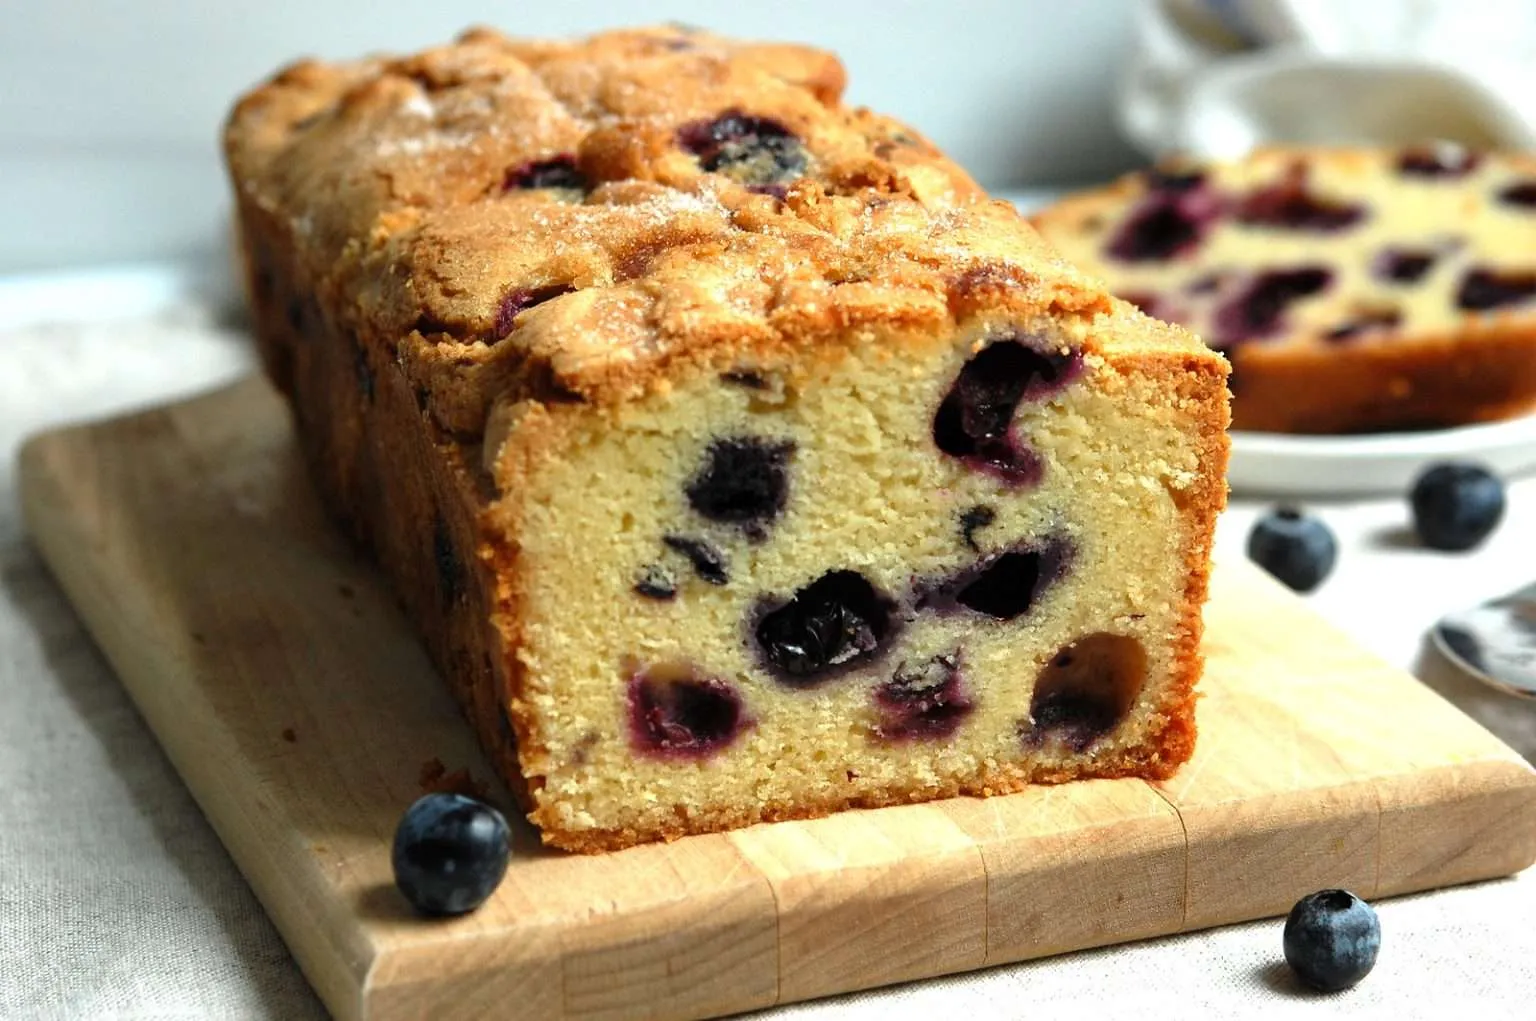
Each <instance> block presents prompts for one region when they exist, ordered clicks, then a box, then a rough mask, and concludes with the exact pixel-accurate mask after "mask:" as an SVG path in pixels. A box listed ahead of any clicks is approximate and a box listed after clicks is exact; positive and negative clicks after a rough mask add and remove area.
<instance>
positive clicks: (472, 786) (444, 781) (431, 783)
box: [416, 755, 489, 800]
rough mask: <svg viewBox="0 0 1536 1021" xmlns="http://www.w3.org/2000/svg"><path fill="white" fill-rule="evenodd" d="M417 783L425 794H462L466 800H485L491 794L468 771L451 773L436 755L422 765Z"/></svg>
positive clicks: (482, 783)
mask: <svg viewBox="0 0 1536 1021" xmlns="http://www.w3.org/2000/svg"><path fill="white" fill-rule="evenodd" d="M416 782H417V784H419V785H420V787H421V791H422V793H423V794H462V795H463V796H464V797H466V798H478V799H481V800H483V799H484V798H485V796H486V794H488V793H489V788H488V787H486V785H485V783H484V782H483V781H480V780H476V779H475V778H474V776H473V775H472V774H471V773H470V772H469V770H468V769H455V770H453V771H452V772H450V771H449V770H448V767H447V766H445V765H443V760H442V759H440V758H438V757H437V756H435V755H434V756H433V757H432V758H430V759H428V760H427V761H426V762H423V763H422V764H421V773H420V775H419V776H418V777H417V778H416Z"/></svg>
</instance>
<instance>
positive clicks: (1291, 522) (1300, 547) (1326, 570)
mask: <svg viewBox="0 0 1536 1021" xmlns="http://www.w3.org/2000/svg"><path fill="white" fill-rule="evenodd" d="M1338 557H1339V544H1338V541H1337V540H1336V539H1335V538H1334V537H1333V532H1332V531H1331V530H1329V528H1328V526H1327V525H1325V524H1323V522H1322V521H1321V520H1320V519H1318V518H1315V517H1313V516H1311V515H1310V514H1304V513H1302V512H1301V511H1299V510H1297V509H1295V508H1294V507H1281V508H1279V509H1277V510H1273V511H1271V512H1269V513H1268V514H1266V515H1264V516H1263V517H1262V518H1259V520H1257V521H1255V522H1254V523H1253V530H1252V531H1250V532H1249V533H1248V558H1249V559H1250V560H1252V561H1253V562H1254V563H1256V564H1258V565H1259V566H1260V567H1262V568H1264V570H1266V571H1268V572H1269V573H1270V574H1272V575H1274V576H1275V577H1276V578H1278V579H1280V580H1281V581H1282V582H1284V583H1285V584H1286V585H1287V586H1288V587H1290V588H1291V589H1293V590H1295V591H1297V592H1311V591H1312V590H1313V589H1315V588H1317V586H1319V585H1321V584H1322V583H1323V579H1324V578H1326V577H1328V575H1329V574H1330V573H1332V571H1333V565H1334V562H1335V561H1336V560H1338Z"/></svg>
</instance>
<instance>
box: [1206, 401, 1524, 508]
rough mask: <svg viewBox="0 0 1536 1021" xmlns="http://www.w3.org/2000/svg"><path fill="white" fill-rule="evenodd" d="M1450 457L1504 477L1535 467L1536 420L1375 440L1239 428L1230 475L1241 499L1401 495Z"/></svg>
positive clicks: (1378, 436)
mask: <svg viewBox="0 0 1536 1021" xmlns="http://www.w3.org/2000/svg"><path fill="white" fill-rule="evenodd" d="M1448 460H1458V461H1475V462H1478V463H1479V464H1482V465H1485V466H1486V467H1488V468H1489V469H1490V470H1491V471H1493V472H1494V473H1496V474H1499V475H1504V476H1509V475H1515V474H1518V473H1520V472H1525V471H1530V470H1532V469H1536V415H1526V416H1524V417H1523V418H1516V419H1511V420H1509V421H1507V422H1492V423H1489V424H1486V425H1468V426H1461V427H1459V428H1456V429H1440V430H1436V431H1434V432H1412V433H1380V434H1376V435H1370V436H1290V435H1286V434H1283V433H1250V432H1237V431H1234V432H1233V433H1232V465H1231V468H1230V469H1229V470H1228V473H1227V478H1228V481H1229V482H1230V483H1231V484H1232V491H1233V492H1234V493H1240V494H1243V495H1251V494H1267V495H1282V494H1295V495H1298V496H1300V495H1309V496H1363V495H1368V494H1382V493H1402V492H1405V491H1406V490H1407V489H1408V487H1409V486H1411V485H1412V484H1413V480H1414V477H1415V476H1416V475H1418V473H1419V472H1420V471H1422V470H1423V469H1424V468H1425V467H1426V466H1427V465H1430V464H1433V463H1434V462H1436V461H1448Z"/></svg>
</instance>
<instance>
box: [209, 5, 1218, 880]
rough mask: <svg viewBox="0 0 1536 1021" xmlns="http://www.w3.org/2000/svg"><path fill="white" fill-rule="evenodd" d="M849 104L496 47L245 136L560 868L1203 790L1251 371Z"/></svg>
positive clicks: (357, 530)
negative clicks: (1089, 792)
mask: <svg viewBox="0 0 1536 1021" xmlns="http://www.w3.org/2000/svg"><path fill="white" fill-rule="evenodd" d="M842 83H843V73H842V69H841V67H840V65H839V64H838V62H837V60H836V59H835V58H834V57H832V56H831V55H829V54H825V53H822V52H820V51H816V50H813V49H808V48H803V47H796V46H781V45H767V44H747V43H736V42H731V41H728V40H725V39H721V38H718V37H714V36H710V35H706V34H703V33H696V32H685V31H680V30H676V29H670V28H668V29H651V30H636V31H626V32H614V33H608V34H604V35H599V36H596V37H593V38H591V39H586V40H582V41H576V42H522V41H515V40H511V39H508V38H505V37H503V36H500V35H498V34H495V33H492V32H489V31H483V30H478V31H475V32H472V33H470V34H468V35H466V36H464V37H463V38H461V39H460V40H459V41H457V42H455V43H453V44H452V45H448V46H444V47H441V48H438V49H433V50H428V51H426V52H424V53H421V54H418V55H415V56H410V57H404V58H377V59H371V60H365V61H360V62H356V63H350V64H336V65H325V64H319V63H313V62H308V63H301V64H298V65H295V66H293V67H290V68H288V69H287V70H285V71H283V72H282V73H280V74H279V75H277V76H276V77H275V78H273V79H272V80H271V81H270V82H268V83H266V84H265V85H262V86H261V87H259V88H257V89H256V90H255V91H253V92H252V93H250V94H249V95H248V96H246V97H245V98H244V99H243V100H242V101H241V102H240V104H239V105H238V106H237V108H236V110H235V111H234V113H233V115H232V117H231V120H230V122H229V125H228V130H227V135H226V144H227V155H228V161H229V165H230V170H231V175H232V178H233V182H234V186H235V190H236V195H237V199H238V204H239V213H240V223H241V232H242V237H243V245H244V252H245V254H246V264H247V270H248V275H247V283H248V287H249V292H250V296H251V300H252V303H253V306H254V309H255V315H256V322H257V332H258V334H259V339H260V343H261V347H262V351H263V355H264V359H265V364H266V367H267V371H268V373H269V375H270V376H271V378H272V379H273V380H274V382H275V383H276V384H277V385H278V386H279V388H280V389H282V391H283V392H284V393H285V394H286V395H287V396H288V398H289V401H290V403H291V405H292V409H293V414H294V419H295V422H296V426H297V433H298V436H299V439H300V442H301V444H302V446H303V449H304V451H305V452H306V455H307V456H308V459H309V461H310V463H311V466H312V468H313V471H314V474H315V477H316V479H317V480H318V483H319V485H320V488H321V490H322V493H323V494H324V496H325V498H326V500H327V502H328V504H329V505H330V507H331V508H332V509H333V511H334V512H335V514H336V515H337V516H338V517H339V518H340V519H341V520H342V521H344V522H346V523H347V525H348V526H349V527H350V529H351V531H352V532H353V534H355V535H356V536H357V537H358V539H359V540H360V541H361V542H363V543H364V544H366V546H367V547H369V548H370V549H371V550H372V551H373V552H374V554H375V555H376V556H377V558H378V559H379V561H380V562H381V564H382V565H383V567H384V568H385V570H386V571H387V573H388V574H389V575H390V577H391V579H392V581H393V582H394V584H395V586H396V587H397V589H398V591H399V593H400V595H401V598H402V600H403V602H404V603H405V605H406V607H407V609H408V611H409V613H410V615H411V616H412V617H413V618H414V620H415V621H416V623H417V624H418V625H419V627H420V629H421V632H422V634H423V636H424V639H425V641H426V642H427V645H428V647H429V648H430V650H431V651H432V653H433V655H434V657H435V659H436V661H437V663H438V664H439V666H440V667H441V669H442V671H443V673H444V674H445V676H446V678H447V680H448V682H449V683H450V685H451V686H452V687H453V689H454V692H455V694H456V695H457V697H458V698H459V700H460V701H461V702H462V704H463V706H464V709H465V712H466V715H467V716H468V718H469V719H470V720H471V722H472V723H473V724H474V725H475V727H476V729H477V731H478V733H479V735H480V738H481V740H482V742H483V743H484V744H485V746H486V747H487V749H488V750H489V751H490V753H491V754H492V756H493V757H494V759H495V761H496V763H497V765H498V768H499V769H500V771H501V772H502V774H503V775H504V776H505V778H506V779H507V781H508V783H509V784H510V785H511V786H512V787H513V788H514V790H515V791H516V792H517V794H518V796H519V798H520V799H521V800H522V802H523V807H524V808H525V810H526V811H527V812H528V814H529V817H530V818H531V819H532V821H533V822H534V823H535V824H537V825H538V826H539V827H540V829H541V830H542V833H543V836H544V838H545V840H546V841H548V842H549V843H551V844H555V845H558V846H560V847H563V848H569V849H573V850H577V851H598V850H605V849H612V848H618V847H623V846H627V845H630V844H634V843H637V842H641V841H647V840H655V839H662V838H672V837H676V836H680V835H683V834H687V833H695V832H702V831H709V830H718V829H723V828H728V827H735V826H742V825H747V824H750V823H754V822H758V821H763V820H771V819H784V818H794V817H806V816H814V815H820V814H825V813H827V812H831V811H836V810H839V809H843V808H848V807H854V806H874V805H885V804H893V803H900V802H912V801H922V800H928V799H933V798H939V797H945V796H950V795H956V794H962V793H965V794H978V795H982V794H995V793H1002V792H1007V791H1012V790H1016V789H1018V788H1020V787H1021V786H1023V785H1025V784H1028V783H1032V782H1050V781H1062V780H1069V779H1073V778H1077V777H1090V776H1128V775H1129V776H1144V777H1162V776H1166V775H1168V774H1169V773H1170V771H1172V770H1173V769H1174V768H1175V767H1176V766H1177V765H1178V764H1179V763H1181V762H1182V761H1184V760H1185V759H1186V758H1187V757H1188V755H1189V754H1190V751H1191V747H1192V741H1193V738H1194V722H1193V687H1194V684H1195V681H1196V679H1197V676H1198V674H1199V670H1200V655H1199V641H1200V631H1201V623H1200V610H1201V603H1202V601H1203V599H1204V597H1205V592H1206V580H1207V573H1208V566H1209V549H1210V541H1211V532H1212V526H1213V522H1214V518H1215V515H1216V513H1217V511H1218V509H1219V508H1220V507H1221V506H1222V504H1223V501H1224V497H1225V484H1224V481H1223V469H1224V465H1225V459H1226V450H1227V447H1226V436H1225V427H1226V425H1227V421H1228V415H1227V391H1226V385H1225V378H1226V363H1225V361H1224V360H1223V359H1222V358H1221V357H1220V356H1219V355H1217V354H1214V353H1212V352H1211V351H1210V350H1209V349H1207V348H1206V347H1205V346H1204V345H1202V344H1201V343H1200V342H1199V341H1198V340H1197V339H1196V338H1195V337H1194V336H1192V335H1191V334H1190V333H1188V332H1186V331H1184V330H1182V329H1180V328H1178V327H1174V326H1170V325H1166V324H1164V323H1161V322H1158V321H1156V320H1154V319H1151V318H1149V317H1147V316H1145V315H1143V314H1141V313H1140V312H1138V311H1136V310H1135V309H1134V308H1133V307H1132V306H1130V305H1128V304H1126V303H1123V302H1119V301H1116V300H1114V299H1113V298H1111V297H1110V296H1109V295H1108V294H1106V293H1105V292H1104V291H1103V290H1102V288H1101V287H1100V286H1099V285H1097V284H1095V283H1094V282H1092V281H1091V280H1090V279H1089V278H1087V277H1085V276H1083V275H1082V274H1080V273H1079V272H1077V271H1075V270H1074V269H1072V268H1070V267H1069V266H1067V265H1066V264H1065V263H1063V262H1061V261H1060V260H1059V259H1058V258H1057V257H1056V256H1055V255H1053V254H1052V253H1051V252H1050V250H1049V249H1048V248H1047V246H1045V245H1044V244H1043V243H1042V242H1041V241H1040V239H1039V237H1038V236H1037V235H1036V234H1035V233H1034V231H1033V230H1032V229H1031V228H1030V227H1029V226H1028V225H1027V224H1026V223H1025V222H1024V221H1023V220H1022V219H1020V218H1019V217H1018V215H1017V214H1016V213H1015V212H1014V211H1013V210H1012V209H1011V207H1009V206H1007V205H1006V204H1004V203H999V202H994V201H992V200H990V199H988V197H987V196H986V195H985V194H983V193H982V192H981V191H980V190H979V189H978V188H977V187H976V185H975V184H974V183H972V182H971V180H970V179H969V178H968V177H967V176H966V175H965V174H964V173H963V172H962V171H961V170H960V169H959V168H958V167H956V166H955V165H954V164H953V163H951V162H949V161H948V160H947V159H945V158H944V157H943V156H942V155H941V154H940V153H938V152H937V151H936V150H935V149H934V148H933V147H932V146H931V145H930V144H929V143H928V142H926V141H925V140H924V139H923V138H922V137H921V136H920V135H918V134H917V133H915V132H914V131H912V130H911V129H909V128H906V127H904V126H902V125H900V124H897V123H895V122H893V121H891V120H889V119H887V118H884V117H881V116H879V115H876V114H872V113H870V112H868V111H865V110H858V109H851V108H848V107H845V106H842V105H840V103H839V101H838V96H839V93H840V90H841V87H842Z"/></svg>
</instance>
